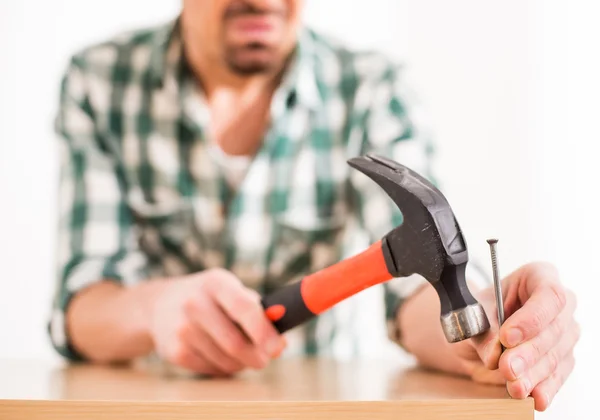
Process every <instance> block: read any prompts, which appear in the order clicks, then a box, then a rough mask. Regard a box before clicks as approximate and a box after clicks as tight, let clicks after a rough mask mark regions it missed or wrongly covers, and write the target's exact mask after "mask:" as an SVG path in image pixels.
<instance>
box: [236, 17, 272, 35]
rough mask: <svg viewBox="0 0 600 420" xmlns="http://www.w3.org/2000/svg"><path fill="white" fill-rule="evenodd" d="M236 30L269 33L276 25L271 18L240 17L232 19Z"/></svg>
mask: <svg viewBox="0 0 600 420" xmlns="http://www.w3.org/2000/svg"><path fill="white" fill-rule="evenodd" d="M232 24H233V26H234V27H235V28H236V29H240V30H242V31H252V32H254V31H268V30H270V29H273V27H274V24H273V22H272V19H271V18H270V17H269V16H243V17H242V16H240V17H236V18H233V19H232Z"/></svg>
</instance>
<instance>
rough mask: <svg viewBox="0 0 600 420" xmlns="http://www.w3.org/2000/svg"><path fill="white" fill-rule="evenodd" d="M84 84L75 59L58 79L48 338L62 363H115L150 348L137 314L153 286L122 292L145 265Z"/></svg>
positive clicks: (80, 64)
mask: <svg viewBox="0 0 600 420" xmlns="http://www.w3.org/2000/svg"><path fill="white" fill-rule="evenodd" d="M86 85H87V84H86V78H85V61H84V60H82V59H81V58H79V57H75V58H73V59H72V61H71V63H70V65H69V67H68V69H67V72H66V74H65V75H64V77H63V80H62V84H61V92H60V103H59V110H58V114H57V118H56V122H55V129H56V133H57V135H58V151H59V163H60V179H59V189H58V205H59V207H58V208H59V230H58V253H57V258H58V261H57V264H58V271H57V276H58V285H57V288H56V292H55V297H54V301H53V307H52V316H51V322H50V325H49V332H50V337H51V341H52V344H53V346H54V347H55V349H56V350H57V351H58V352H59V353H60V354H61V355H63V356H65V357H67V358H68V359H74V360H79V359H91V360H116V359H124V358H130V357H131V356H134V355H139V354H142V353H145V352H147V351H148V349H149V348H150V345H149V339H148V336H147V334H145V333H144V332H143V330H144V315H143V313H144V312H145V311H146V310H147V304H146V302H145V301H146V300H147V298H148V297H149V295H151V294H152V293H151V292H152V290H153V288H152V287H148V286H143V287H139V288H135V289H132V290H126V288H125V287H123V286H124V283H131V284H133V283H137V282H139V281H141V280H143V279H144V277H145V276H146V272H145V267H146V263H147V261H146V257H145V255H144V254H143V253H142V252H141V251H140V250H139V249H138V247H137V245H136V242H135V238H134V225H133V218H132V215H131V213H130V211H129V209H128V206H127V204H126V202H125V198H124V196H125V193H124V191H123V188H124V187H123V182H124V180H123V179H121V178H120V175H119V171H118V167H119V166H118V163H117V159H116V158H115V156H113V155H112V154H110V153H109V152H108V150H111V148H110V147H108V144H107V143H106V141H107V140H106V139H104V138H102V136H101V135H100V134H99V133H98V130H97V128H96V127H95V121H94V111H93V109H92V104H91V101H90V99H89V97H88V95H87V92H86ZM101 281H102V282H101ZM108 335H110V337H107V336H108Z"/></svg>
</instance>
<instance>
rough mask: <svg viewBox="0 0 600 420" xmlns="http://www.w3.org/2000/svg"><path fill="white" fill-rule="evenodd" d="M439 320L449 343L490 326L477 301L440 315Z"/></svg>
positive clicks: (479, 332)
mask: <svg viewBox="0 0 600 420" xmlns="http://www.w3.org/2000/svg"><path fill="white" fill-rule="evenodd" d="M440 320H441V323H442V330H444V335H445V336H446V340H448V342H450V343H455V342H457V341H462V340H466V339H467V338H471V337H474V336H476V335H479V334H481V333H484V332H486V331H487V330H489V328H490V323H489V320H488V318H487V316H486V314H485V311H484V310H483V307H482V306H481V305H480V304H479V303H474V304H472V305H468V306H465V307H464V308H461V309H457V310H455V311H452V312H449V313H447V314H445V315H442V316H441V318H440Z"/></svg>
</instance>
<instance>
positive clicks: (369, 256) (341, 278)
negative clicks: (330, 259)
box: [300, 240, 393, 314]
mask: <svg viewBox="0 0 600 420" xmlns="http://www.w3.org/2000/svg"><path fill="white" fill-rule="evenodd" d="M392 277H393V276H392V275H391V274H390V273H389V271H388V269H387V265H386V263H385V258H384V256H383V249H382V248H381V240H379V241H377V242H375V243H374V244H373V245H371V246H370V247H369V248H367V249H366V250H365V251H363V252H362V253H360V254H358V255H355V256H353V257H350V258H348V259H345V260H343V261H340V262H338V263H337V264H334V265H332V266H329V267H327V268H324V269H323V270H321V271H318V272H316V273H314V274H311V275H309V276H306V277H304V278H303V279H302V284H301V285H300V292H301V295H302V299H303V300H304V304H305V305H306V307H307V308H308V309H309V310H310V311H311V312H312V313H314V314H320V313H321V312H323V311H325V310H327V309H329V308H331V307H332V306H334V305H335V304H337V303H339V302H341V301H342V300H344V299H346V298H348V297H350V296H352V295H354V294H356V293H358V292H360V291H362V290H364V289H367V288H369V287H371V286H374V285H376V284H379V283H383V282H385V281H387V280H390V279H392Z"/></svg>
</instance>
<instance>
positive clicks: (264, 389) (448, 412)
mask: <svg viewBox="0 0 600 420" xmlns="http://www.w3.org/2000/svg"><path fill="white" fill-rule="evenodd" d="M58 418H60V419H129V418H131V419H161V420H166V419H194V420H201V419H211V420H215V419H265V420H266V419H272V420H275V419H307V418H310V419H327V420H334V419H395V420H400V419H419V420H437V419H440V420H441V419H465V420H468V419H478V420H479V419H485V420H500V419H506V420H508V419H510V420H525V419H533V418H534V407H533V401H532V400H531V399H526V400H514V399H511V398H509V397H508V396H507V394H506V391H505V389H504V388H503V387H499V386H484V385H477V384H475V383H472V382H471V381H468V380H465V379H462V378H457V377H452V376H446V375H441V374H437V373H431V372H426V371H423V370H419V369H416V368H414V367H411V366H403V365H400V364H393V363H389V362H387V361H386V362H383V361H382V362H376V361H361V362H344V363H343V362H335V361H333V360H329V359H322V358H321V359H313V360H310V359H299V360H296V359H288V360H286V359H282V360H278V361H275V362H274V363H273V364H272V365H271V366H269V367H268V368H267V369H265V370H264V371H261V372H255V371H248V372H244V373H242V374H241V375H239V376H238V377H236V378H232V379H200V378H194V377H189V376H187V377H186V376H173V375H167V374H165V373H164V372H163V371H161V370H158V369H147V368H141V367H129V368H127V367H122V368H117V367H115V368H108V367H98V366H88V365H72V366H68V365H62V364H61V365H58V366H56V365H48V364H44V363H41V362H38V363H36V362H13V361H4V362H0V419H30V420H35V419H58Z"/></svg>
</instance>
